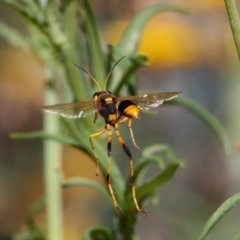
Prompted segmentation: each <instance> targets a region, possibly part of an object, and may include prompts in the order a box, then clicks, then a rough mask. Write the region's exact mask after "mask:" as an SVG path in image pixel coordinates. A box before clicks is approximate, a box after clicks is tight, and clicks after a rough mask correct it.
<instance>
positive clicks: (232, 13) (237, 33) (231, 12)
mask: <svg viewBox="0 0 240 240" xmlns="http://www.w3.org/2000/svg"><path fill="white" fill-rule="evenodd" d="M224 1H225V5H226V9H227V13H228V18H229V22H230V25H231V29H232V34H233V38H234V41H235V45H236V48H237V52H238V58H239V60H240V21H239V17H238V12H237V7H236V4H235V1H234V0H224Z"/></svg>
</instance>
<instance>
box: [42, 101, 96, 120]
mask: <svg viewBox="0 0 240 240" xmlns="http://www.w3.org/2000/svg"><path fill="white" fill-rule="evenodd" d="M97 105H98V102H97V101H89V102H78V103H66V104H57V105H50V106H45V107H43V110H44V111H47V112H51V113H56V114H59V115H61V116H62V117H65V118H84V117H87V116H89V115H91V114H93V113H95V112H96V111H97Z"/></svg>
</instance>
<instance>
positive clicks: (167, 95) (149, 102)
mask: <svg viewBox="0 0 240 240" xmlns="http://www.w3.org/2000/svg"><path fill="white" fill-rule="evenodd" d="M180 93H181V92H162V93H150V94H142V95H137V96H128V97H119V98H118V103H120V102H121V101H124V100H130V101H134V102H136V104H137V106H138V107H139V108H140V109H143V110H148V109H150V108H155V107H158V106H159V105H160V104H162V103H163V102H164V101H168V100H171V99H173V98H175V97H177V96H178V95H179V94H180Z"/></svg>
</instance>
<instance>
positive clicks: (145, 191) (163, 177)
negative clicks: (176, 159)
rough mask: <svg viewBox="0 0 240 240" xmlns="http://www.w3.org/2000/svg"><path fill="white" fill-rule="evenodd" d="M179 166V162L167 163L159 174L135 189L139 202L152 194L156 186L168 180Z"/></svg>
mask: <svg viewBox="0 0 240 240" xmlns="http://www.w3.org/2000/svg"><path fill="white" fill-rule="evenodd" d="M179 166H180V163H173V164H171V165H169V166H168V167H167V168H166V170H164V171H163V172H162V173H161V174H159V175H158V176H156V177H155V178H153V179H152V180H151V181H149V182H147V183H146V184H144V185H143V186H141V187H139V188H138V189H137V196H138V199H139V202H143V200H144V199H146V198H147V197H148V196H152V195H153V194H154V191H155V190H156V188H157V187H159V186H160V185H162V184H163V183H165V182H167V181H168V180H170V179H171V178H172V176H173V174H174V173H175V171H176V170H177V168H178V167H179Z"/></svg>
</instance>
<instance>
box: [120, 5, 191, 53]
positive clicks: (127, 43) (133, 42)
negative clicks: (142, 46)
mask: <svg viewBox="0 0 240 240" xmlns="http://www.w3.org/2000/svg"><path fill="white" fill-rule="evenodd" d="M164 11H174V12H178V13H187V11H186V9H184V8H182V7H178V6H174V5H171V4H167V3H160V4H156V5H153V6H150V7H148V8H145V9H143V10H142V11H141V12H140V13H138V14H137V15H136V16H135V17H134V18H133V20H132V22H131V23H130V25H129V26H128V28H127V29H126V31H125V32H124V35H123V38H122V41H121V43H120V47H121V49H122V50H123V52H124V53H125V54H129V53H133V52H136V50H137V47H138V44H139V41H140V39H141V34H142V32H143V29H144V27H145V26H146V24H147V22H148V20H149V19H150V18H152V17H153V16H154V15H156V14H157V13H160V12H164Z"/></svg>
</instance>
